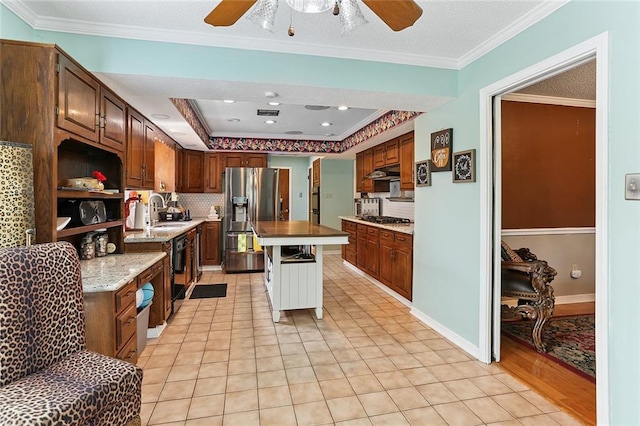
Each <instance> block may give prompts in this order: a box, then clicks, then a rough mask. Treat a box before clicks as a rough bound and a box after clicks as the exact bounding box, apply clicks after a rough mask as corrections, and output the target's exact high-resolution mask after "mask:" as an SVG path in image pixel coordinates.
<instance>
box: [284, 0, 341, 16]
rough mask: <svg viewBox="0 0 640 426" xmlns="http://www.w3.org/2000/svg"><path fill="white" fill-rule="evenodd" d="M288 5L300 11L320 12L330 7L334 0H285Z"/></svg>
mask: <svg viewBox="0 0 640 426" xmlns="http://www.w3.org/2000/svg"><path fill="white" fill-rule="evenodd" d="M286 1H287V4H288V5H289V7H291V8H292V9H293V10H296V11H298V12H302V13H321V12H326V11H327V10H329V9H331V8H332V7H333V5H334V2H335V0H286Z"/></svg>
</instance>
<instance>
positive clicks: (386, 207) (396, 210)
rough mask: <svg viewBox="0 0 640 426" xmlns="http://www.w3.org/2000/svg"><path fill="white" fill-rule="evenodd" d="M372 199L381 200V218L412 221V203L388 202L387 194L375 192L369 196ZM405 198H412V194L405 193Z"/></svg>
mask: <svg viewBox="0 0 640 426" xmlns="http://www.w3.org/2000/svg"><path fill="white" fill-rule="evenodd" d="M370 196H371V197H372V198H380V199H381V200H382V205H381V212H380V214H381V215H382V216H394V217H403V218H405V219H410V220H411V221H412V222H413V221H414V203H411V202H398V201H389V200H388V199H387V198H388V197H389V193H388V192H377V193H372V194H371V195H370ZM406 196H408V197H413V192H409V191H407V193H406Z"/></svg>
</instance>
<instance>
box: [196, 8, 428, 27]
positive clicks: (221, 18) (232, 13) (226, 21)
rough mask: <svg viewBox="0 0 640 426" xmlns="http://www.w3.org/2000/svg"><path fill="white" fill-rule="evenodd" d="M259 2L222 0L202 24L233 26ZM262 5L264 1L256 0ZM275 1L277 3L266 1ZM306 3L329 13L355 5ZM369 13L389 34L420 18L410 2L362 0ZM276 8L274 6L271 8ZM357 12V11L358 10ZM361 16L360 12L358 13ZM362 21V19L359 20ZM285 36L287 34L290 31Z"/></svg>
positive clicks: (337, 12) (417, 9)
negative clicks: (322, 6) (390, 30)
mask: <svg viewBox="0 0 640 426" xmlns="http://www.w3.org/2000/svg"><path fill="white" fill-rule="evenodd" d="M258 1H259V0H222V1H221V2H220V3H219V4H218V5H217V6H216V7H215V8H214V9H213V10H212V11H211V13H209V15H207V17H206V18H205V19H204V21H205V22H206V23H207V24H210V25H213V26H214V27H228V26H231V25H233V24H235V23H236V21H237V20H238V19H240V17H242V15H244V14H245V13H246V12H247V11H248V10H249V9H251V7H252V6H253V5H254V4H255V3H257V2H258ZM260 1H262V2H264V1H265V0H260ZM270 1H272V2H274V1H275V2H277V0H270ZM306 1H307V2H308V3H324V4H325V5H327V4H328V5H329V7H328V8H330V7H331V5H333V14H334V15H338V14H339V13H341V11H340V9H341V6H342V3H344V5H343V6H344V7H345V9H347V10H349V9H351V7H353V6H355V7H356V8H357V5H355V0H318V1H317V2H313V1H310V0H306ZM286 2H287V4H288V5H289V6H290V7H291V8H292V9H295V10H298V11H300V12H305V13H314V12H323V11H325V10H328V8H322V9H314V10H303V8H304V7H306V6H305V5H304V3H305V0H286ZM362 3H364V4H365V5H366V6H367V7H368V8H369V9H371V11H372V12H373V13H375V14H376V15H377V16H378V17H379V18H380V19H382V21H384V23H385V24H387V26H388V27H389V28H391V29H392V30H393V31H402V30H404V29H405V28H408V27H410V26H412V25H413V24H414V23H415V22H416V21H417V20H418V18H420V16H421V15H422V8H421V7H420V6H418V5H417V4H416V2H415V1H413V0H362ZM275 7H276V8H277V5H276V6H275ZM358 12H360V11H359V10H358ZM360 13H361V12H360ZM362 19H364V18H362ZM365 22H366V20H365ZM289 35H293V34H291V28H290V32H289Z"/></svg>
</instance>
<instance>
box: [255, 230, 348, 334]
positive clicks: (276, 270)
mask: <svg viewBox="0 0 640 426" xmlns="http://www.w3.org/2000/svg"><path fill="white" fill-rule="evenodd" d="M254 232H255V233H256V237H257V239H258V243H259V244H260V245H262V247H264V268H265V286H266V289H267V292H268V294H269V301H270V302H271V309H272V317H273V321H274V322H279V321H280V311H282V310H289V309H310V308H313V309H315V313H316V317H317V318H318V319H322V317H323V312H322V292H323V285H322V269H323V268H322V266H323V264H322V252H323V246H324V245H328V244H329V245H337V244H349V234H348V233H346V232H343V231H338V230H335V229H332V228H329V227H326V226H322V225H315V224H311V223H309V222H306V221H305V222H303V221H291V222H264V223H257V224H256V225H254ZM296 245H303V246H313V247H315V253H314V254H315V261H309V260H307V261H305V260H301V261H299V262H298V261H295V262H290V261H285V262H282V256H281V249H282V247H283V246H296Z"/></svg>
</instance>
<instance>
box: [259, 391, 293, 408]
mask: <svg viewBox="0 0 640 426" xmlns="http://www.w3.org/2000/svg"><path fill="white" fill-rule="evenodd" d="M258 402H259V404H260V409H263V408H273V407H281V406H284V405H292V403H293V402H292V400H291V393H290V390H289V386H286V385H285V386H274V387H270V388H262V389H258Z"/></svg>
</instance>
